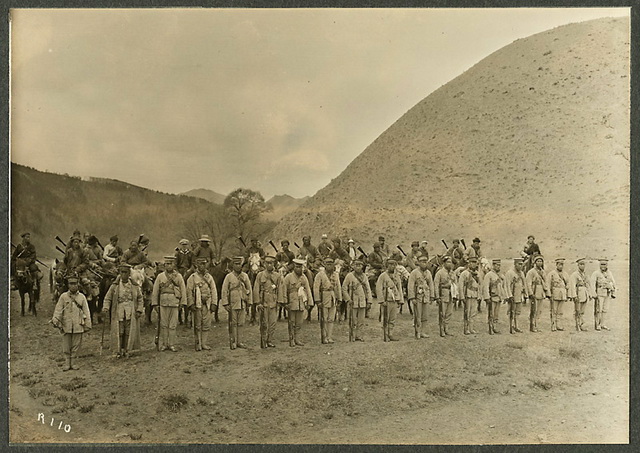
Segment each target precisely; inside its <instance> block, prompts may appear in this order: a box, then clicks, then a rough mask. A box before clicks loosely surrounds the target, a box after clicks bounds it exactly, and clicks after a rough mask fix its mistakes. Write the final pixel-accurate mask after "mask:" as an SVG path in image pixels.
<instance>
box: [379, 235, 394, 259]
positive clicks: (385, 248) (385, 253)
mask: <svg viewBox="0 0 640 453" xmlns="http://www.w3.org/2000/svg"><path fill="white" fill-rule="evenodd" d="M384 241H385V239H384V236H378V243H379V244H380V253H382V258H383V259H387V258H389V257H390V256H391V250H390V249H389V244H385V242H384Z"/></svg>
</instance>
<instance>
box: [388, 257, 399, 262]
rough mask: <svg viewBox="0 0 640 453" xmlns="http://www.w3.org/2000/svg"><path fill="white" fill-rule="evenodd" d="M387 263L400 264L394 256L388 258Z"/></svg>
mask: <svg viewBox="0 0 640 453" xmlns="http://www.w3.org/2000/svg"><path fill="white" fill-rule="evenodd" d="M387 264H398V261H397V260H396V259H395V258H393V257H391V258H387Z"/></svg>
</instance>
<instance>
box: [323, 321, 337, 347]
mask: <svg viewBox="0 0 640 453" xmlns="http://www.w3.org/2000/svg"><path fill="white" fill-rule="evenodd" d="M328 324H329V325H328V326H327V336H326V337H325V338H326V340H327V343H329V344H332V343H335V341H333V323H332V322H330V323H328Z"/></svg>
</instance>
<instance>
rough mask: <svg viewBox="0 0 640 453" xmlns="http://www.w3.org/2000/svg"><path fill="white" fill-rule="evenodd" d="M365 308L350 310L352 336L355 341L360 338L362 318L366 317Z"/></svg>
mask: <svg viewBox="0 0 640 453" xmlns="http://www.w3.org/2000/svg"><path fill="white" fill-rule="evenodd" d="M366 312H367V309H366V307H361V308H358V307H354V308H352V309H351V316H352V317H353V321H352V322H353V326H354V328H353V331H354V332H353V334H354V336H355V338H356V339H361V338H362V330H363V329H364V318H365V316H366Z"/></svg>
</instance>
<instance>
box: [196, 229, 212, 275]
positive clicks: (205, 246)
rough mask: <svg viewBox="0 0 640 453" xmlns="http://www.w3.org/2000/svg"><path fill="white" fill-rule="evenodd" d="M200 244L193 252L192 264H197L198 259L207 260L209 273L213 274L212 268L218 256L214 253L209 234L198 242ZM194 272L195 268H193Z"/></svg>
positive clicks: (204, 235)
mask: <svg viewBox="0 0 640 453" xmlns="http://www.w3.org/2000/svg"><path fill="white" fill-rule="evenodd" d="M198 242H200V243H199V244H198V245H197V246H196V248H195V249H194V251H193V258H192V262H193V264H195V262H196V261H195V260H197V259H198V258H206V259H207V265H206V268H207V272H211V268H212V267H213V266H214V264H215V261H216V254H215V253H214V252H213V249H212V248H211V246H210V244H211V238H210V237H209V235H208V234H203V235H202V237H201V238H200V239H199V240H198ZM191 269H192V270H193V266H191Z"/></svg>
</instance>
